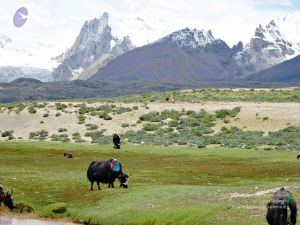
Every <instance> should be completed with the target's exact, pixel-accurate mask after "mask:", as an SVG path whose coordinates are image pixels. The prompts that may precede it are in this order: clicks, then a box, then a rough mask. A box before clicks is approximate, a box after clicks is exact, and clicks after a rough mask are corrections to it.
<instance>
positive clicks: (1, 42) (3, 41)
mask: <svg viewBox="0 0 300 225" xmlns="http://www.w3.org/2000/svg"><path fill="white" fill-rule="evenodd" d="M11 43H12V40H11V39H10V37H8V36H6V35H3V34H0V47H1V48H4V47H5V46H6V45H8V44H11Z"/></svg>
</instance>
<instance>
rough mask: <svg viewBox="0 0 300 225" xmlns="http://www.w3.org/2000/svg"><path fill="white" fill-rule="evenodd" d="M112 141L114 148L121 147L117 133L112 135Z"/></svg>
mask: <svg viewBox="0 0 300 225" xmlns="http://www.w3.org/2000/svg"><path fill="white" fill-rule="evenodd" d="M113 143H114V148H116V149H120V148H121V138H120V136H119V135H118V134H114V135H113Z"/></svg>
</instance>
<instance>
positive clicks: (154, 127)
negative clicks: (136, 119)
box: [143, 123, 161, 131]
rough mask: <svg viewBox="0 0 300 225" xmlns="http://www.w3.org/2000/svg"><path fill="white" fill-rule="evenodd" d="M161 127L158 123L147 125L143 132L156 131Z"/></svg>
mask: <svg viewBox="0 0 300 225" xmlns="http://www.w3.org/2000/svg"><path fill="white" fill-rule="evenodd" d="M160 127H161V125H160V124H157V123H146V124H144V126H143V130H145V131H156V130H158V129H159V128H160Z"/></svg>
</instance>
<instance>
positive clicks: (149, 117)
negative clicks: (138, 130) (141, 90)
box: [139, 112, 162, 122]
mask: <svg viewBox="0 0 300 225" xmlns="http://www.w3.org/2000/svg"><path fill="white" fill-rule="evenodd" d="M139 119H140V120H141V121H148V122H160V121H161V120H162V118H161V116H160V114H159V112H149V113H146V114H143V115H141V116H140V118H139Z"/></svg>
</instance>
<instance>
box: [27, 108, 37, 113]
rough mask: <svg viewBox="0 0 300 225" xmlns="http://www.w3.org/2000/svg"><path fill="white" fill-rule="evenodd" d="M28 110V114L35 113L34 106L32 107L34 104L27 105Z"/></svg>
mask: <svg viewBox="0 0 300 225" xmlns="http://www.w3.org/2000/svg"><path fill="white" fill-rule="evenodd" d="M28 112H29V113H30V114H35V113H36V109H35V107H34V106H29V107H28Z"/></svg>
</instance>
